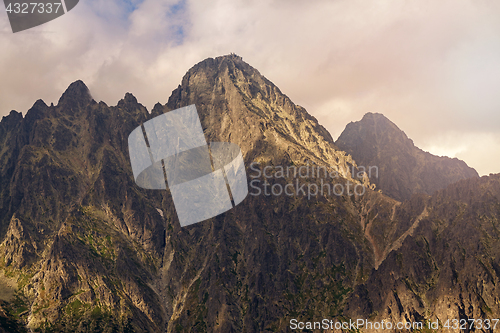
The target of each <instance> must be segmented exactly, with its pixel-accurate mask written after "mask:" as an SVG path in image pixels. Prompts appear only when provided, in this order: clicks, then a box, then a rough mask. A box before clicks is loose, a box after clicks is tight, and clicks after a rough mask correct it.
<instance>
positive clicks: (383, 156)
mask: <svg viewBox="0 0 500 333" xmlns="http://www.w3.org/2000/svg"><path fill="white" fill-rule="evenodd" d="M335 144H336V145H337V146H338V147H339V148H341V149H343V150H345V151H346V152H347V153H348V154H351V155H352V157H353V158H354V160H355V161H356V162H357V163H359V164H360V165H363V166H377V167H378V168H379V169H380V170H384V171H383V172H381V173H380V177H379V178H377V179H376V180H374V183H375V184H376V185H377V188H380V189H382V191H384V193H385V194H387V195H389V196H391V197H393V198H394V199H397V200H401V201H403V200H407V199H409V198H410V197H411V196H412V195H413V194H415V193H426V194H432V193H433V192H435V191H436V190H439V189H442V188H445V187H446V186H448V185H450V184H452V183H454V182H457V181H459V180H461V179H466V178H472V177H477V176H478V174H477V172H476V171H475V170H474V169H472V168H470V167H468V166H467V164H466V163H465V162H463V161H461V160H458V159H450V158H448V157H438V156H434V155H431V154H429V153H427V152H424V151H423V150H421V149H420V148H418V147H416V146H415V145H414V143H413V141H412V140H411V139H410V138H408V136H407V135H406V134H405V132H403V131H402V130H401V129H399V127H398V126H396V124H394V123H393V122H392V121H390V120H389V119H388V118H387V117H385V116H384V115H383V114H381V113H367V114H365V115H364V116H363V118H362V119H361V120H360V121H357V122H351V123H349V124H348V125H347V126H346V128H345V130H344V131H343V132H342V134H341V135H340V137H339V138H338V139H337V141H336V142H335Z"/></svg>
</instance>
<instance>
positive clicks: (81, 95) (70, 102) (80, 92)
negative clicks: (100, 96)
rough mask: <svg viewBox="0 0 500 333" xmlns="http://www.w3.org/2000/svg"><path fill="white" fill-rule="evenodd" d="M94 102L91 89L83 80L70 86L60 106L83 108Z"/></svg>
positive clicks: (62, 97)
mask: <svg viewBox="0 0 500 333" xmlns="http://www.w3.org/2000/svg"><path fill="white" fill-rule="evenodd" d="M91 101H92V95H91V94H90V90H89V88H88V87H87V86H86V85H85V83H83V81H81V80H77V81H75V82H73V83H71V84H70V85H69V87H68V88H67V89H66V91H65V92H64V93H63V94H62V96H61V98H60V99H59V102H58V103H57V104H58V105H65V106H70V107H71V106H75V107H79V106H83V105H85V104H88V103H90V102H91Z"/></svg>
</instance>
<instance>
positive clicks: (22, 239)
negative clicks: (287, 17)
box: [0, 55, 500, 332]
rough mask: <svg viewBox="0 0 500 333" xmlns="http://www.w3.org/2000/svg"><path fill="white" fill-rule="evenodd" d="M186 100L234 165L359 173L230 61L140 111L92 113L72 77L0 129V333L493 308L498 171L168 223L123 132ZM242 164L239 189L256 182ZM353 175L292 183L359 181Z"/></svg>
mask: <svg viewBox="0 0 500 333" xmlns="http://www.w3.org/2000/svg"><path fill="white" fill-rule="evenodd" d="M193 103H194V104H196V106H197V108H198V112H199V114H200V118H201V122H202V126H203V130H204V132H205V136H206V137H207V139H208V140H209V141H229V142H234V143H237V144H238V145H240V147H241V149H242V151H243V154H244V159H245V162H246V164H247V167H248V166H249V164H250V163H251V162H259V163H261V166H262V167H263V166H272V167H273V168H275V167H276V166H278V165H282V166H307V165H316V166H319V165H328V166H331V167H336V168H341V167H344V166H353V165H354V166H355V161H354V160H353V159H352V158H351V157H350V156H349V155H348V154H346V153H345V152H343V151H340V150H339V149H338V148H337V146H336V145H335V144H334V143H333V140H332V139H331V137H330V136H329V134H328V133H327V132H326V131H325V130H324V128H323V127H321V126H320V125H319V124H318V123H317V121H316V120H315V119H314V118H313V117H311V116H310V115H308V114H307V112H306V111H305V110H304V109H302V108H300V107H299V106H296V105H294V104H293V103H292V102H291V101H290V100H289V99H288V98H287V97H286V96H285V95H283V94H282V93H281V92H280V91H279V89H278V88H277V87H275V86H274V85H273V84H272V83H271V82H269V81H268V80H267V79H265V78H264V77H263V76H262V75H260V74H259V73H258V72H257V70H255V69H254V68H252V67H250V66H249V65H248V64H246V63H244V62H243V61H242V59H241V58H239V57H237V56H234V55H233V56H226V57H219V58H216V59H207V60H205V61H203V62H201V63H199V64H198V65H196V66H194V67H193V68H192V69H191V70H190V71H189V72H188V73H187V74H186V76H185V77H184V78H183V80H182V84H181V85H180V86H179V88H177V89H176V90H175V91H174V92H173V93H172V96H171V97H170V99H169V101H168V103H167V104H166V105H160V104H158V105H156V106H155V108H154V109H153V110H152V113H151V114H149V113H148V112H147V110H146V109H145V108H144V107H143V106H142V105H141V104H139V103H138V102H137V100H136V99H135V98H134V97H133V96H132V95H131V94H126V95H125V97H124V99H123V100H121V101H120V102H119V103H118V105H117V106H111V107H110V106H107V105H106V104H105V103H102V102H101V103H97V102H95V101H94V100H93V99H92V97H91V95H90V92H89V91H88V89H87V87H86V86H85V85H84V84H83V83H82V82H80V81H78V82H75V83H73V84H72V85H71V86H70V87H69V88H68V90H67V91H66V92H65V93H64V94H63V96H62V97H61V99H60V100H59V102H58V104H57V105H56V106H52V105H51V106H47V105H46V104H45V103H44V102H43V101H37V102H36V103H35V104H34V106H33V107H32V108H31V109H30V110H29V111H28V112H27V113H26V116H25V117H22V115H21V114H19V113H17V112H12V113H11V114H10V115H9V116H7V117H4V118H3V119H2V122H0V134H1V135H0V183H1V185H2V186H1V188H0V223H1V224H0V237H1V238H0V239H1V244H0V255H1V258H3V260H2V261H0V265H1V270H2V271H3V275H1V274H0V300H1V301H2V303H1V304H0V305H1V307H2V308H1V309H0V325H2V327H3V328H4V329H5V330H7V331H15V330H17V331H19V332H22V331H24V330H25V329H26V327H28V328H29V329H33V330H38V331H40V332H165V331H166V332H207V331H208V332H243V331H247V332H263V331H287V330H288V327H289V322H290V320H291V319H293V318H296V319H299V320H303V321H311V320H317V319H318V318H321V319H322V318H332V319H335V318H337V319H340V318H344V319H346V318H353V319H356V318H362V317H363V318H368V317H370V318H374V319H391V320H396V319H398V318H406V319H408V320H409V319H422V320H425V319H431V318H435V317H438V318H440V319H442V318H444V317H445V316H450V318H451V317H453V318H458V317H459V316H463V315H464V314H465V315H467V316H471V315H477V316H480V317H481V316H482V318H486V317H494V316H498V315H499V309H498V306H497V305H496V304H497V303H496V302H497V298H496V296H495V291H496V289H495V288H496V287H495V286H496V285H497V282H498V281H497V279H498V272H497V269H496V268H497V267H499V266H498V257H497V256H496V252H495V251H496V250H495V249H494V248H495V245H496V244H497V243H498V229H497V226H496V224H497V221H498V218H499V214H500V211H499V210H498V202H499V200H500V198H499V193H500V190H499V189H500V185H499V181H498V180H499V179H498V177H496V176H495V177H483V178H481V179H471V180H466V181H462V182H459V183H457V184H455V185H452V186H451V187H448V188H447V189H445V190H442V191H438V192H436V193H435V194H434V195H433V196H428V195H421V196H415V197H413V198H412V199H411V200H409V201H407V202H404V203H400V202H399V201H397V200H394V199H392V198H390V197H387V196H385V195H383V194H381V193H378V192H376V191H372V190H370V189H368V188H367V189H366V191H365V192H364V194H363V195H353V194H352V193H343V194H341V195H333V194H331V195H329V194H326V193H323V195H321V194H318V195H314V196H310V197H309V198H308V197H307V195H301V194H297V195H291V196H290V195H280V196H269V195H265V194H264V193H261V194H260V195H249V196H248V197H247V198H246V199H245V200H244V201H243V202H242V203H241V204H240V205H238V206H236V207H235V208H234V209H232V210H230V211H228V212H227V213H225V214H222V215H219V216H217V217H215V218H212V219H210V220H207V221H204V222H201V223H198V224H195V225H192V226H189V227H185V228H181V227H180V225H179V222H178V220H177V215H176V213H175V209H174V207H173V204H172V199H171V197H170V193H169V191H168V190H167V191H152V190H144V189H141V188H139V187H138V186H136V185H135V183H134V180H133V176H132V171H131V168H130V164H129V161H128V158H129V157H128V148H127V138H128V135H129V133H130V132H131V131H132V130H133V129H134V128H135V127H137V126H139V125H140V124H141V123H143V122H144V121H145V120H147V119H150V118H152V117H154V116H155V115H158V114H160V113H162V112H168V111H169V110H172V109H175V108H178V107H181V106H184V105H189V104H193ZM247 171H248V176H249V181H252V180H254V179H260V180H263V179H262V178H259V177H256V176H255V177H253V174H254V172H253V170H251V169H247ZM356 178H357V177H355V175H352V174H350V173H348V172H345V173H344V174H343V175H342V176H339V177H338V178H336V179H323V178H321V179H320V178H319V177H313V176H309V177H305V178H300V179H298V180H299V181H300V182H301V184H304V183H305V184H315V185H321V181H325V182H329V183H337V184H341V185H346V184H347V182H348V181H349V182H352V183H354V184H359V185H360V184H361V183H364V184H365V185H369V183H368V181H367V180H366V179H364V180H363V179H356ZM295 180H297V179H294V178H293V177H291V176H288V177H282V178H278V177H276V178H272V179H267V181H268V182H269V183H270V184H271V185H276V184H279V185H281V186H284V185H285V184H287V183H288V182H290V181H295ZM251 192H252V189H251ZM496 247H498V246H496ZM450 278H451V282H450ZM448 304H451V305H450V306H449V307H447V305H448Z"/></svg>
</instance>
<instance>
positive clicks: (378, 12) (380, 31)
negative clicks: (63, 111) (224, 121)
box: [0, 0, 500, 173]
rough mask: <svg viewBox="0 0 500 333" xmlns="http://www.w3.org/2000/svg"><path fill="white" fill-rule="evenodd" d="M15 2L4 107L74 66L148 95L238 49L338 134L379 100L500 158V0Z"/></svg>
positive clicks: (429, 144)
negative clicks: (19, 26)
mask: <svg viewBox="0 0 500 333" xmlns="http://www.w3.org/2000/svg"><path fill="white" fill-rule="evenodd" d="M4 14H5V13H2V14H1V15H0V43H1V45H2V49H1V50H0V96H1V98H0V115H3V114H7V113H8V112H9V111H10V109H17V110H19V111H26V110H27V109H28V108H29V107H30V106H31V105H32V104H33V102H34V101H35V100H36V99H38V98H43V99H44V100H45V101H47V102H49V103H50V102H57V99H58V98H59V96H60V94H61V92H62V91H63V90H64V89H65V88H66V87H67V86H68V85H69V83H71V82H72V81H75V80H77V79H82V80H84V81H85V82H86V83H87V84H88V85H89V87H90V89H91V91H92V93H93V95H94V98H96V99H102V100H104V101H105V102H107V103H108V104H115V103H116V102H117V101H118V100H119V99H120V98H122V97H123V96H124V94H125V92H132V93H133V94H134V95H135V96H136V97H137V98H138V100H139V101H140V102H141V103H143V104H145V105H146V106H147V107H148V108H151V107H152V106H153V105H154V104H155V103H156V102H161V103H165V102H166V101H167V99H168V97H169V95H170V92H171V91H172V90H173V89H174V88H175V87H176V86H177V85H178V84H179V83H180V80H181V78H182V76H183V74H184V73H185V72H186V71H187V70H188V69H189V68H190V67H191V66H192V65H194V64H195V63H197V62H199V61H201V60H203V59H204V58H207V57H215V56H218V55H223V54H228V53H231V52H235V53H237V54H238V55H241V56H243V59H244V60H245V61H247V62H248V63H250V64H251V65H253V66H254V67H256V68H257V69H258V70H259V71H260V72H261V73H263V74H264V75H265V76H266V77H268V79H270V80H271V81H273V82H274V83H275V84H276V85H277V86H278V87H280V89H281V90H282V91H283V92H284V93H286V94H287V95H288V96H289V97H290V98H292V100H293V101H294V102H295V103H297V104H300V105H302V106H304V107H306V108H307V110H308V111H309V112H310V113H312V114H313V115H315V116H316V117H317V118H318V119H319V120H320V122H321V123H322V124H323V125H325V127H327V128H328V129H329V130H330V132H331V133H332V135H333V136H334V137H336V136H338V135H339V134H340V133H341V131H342V130H343V128H344V127H345V125H346V124H347V123H348V122H349V121H355V120H359V119H361V117H362V116H363V114H364V113H366V112H381V113H383V114H385V115H386V116H387V117H389V119H391V120H392V121H394V122H395V123H396V124H397V125H398V126H399V127H400V128H401V129H403V130H404V131H405V132H406V133H407V135H408V136H409V137H411V138H412V139H413V140H414V142H415V144H416V145H418V146H421V147H423V148H426V149H428V150H430V151H431V152H434V153H442V152H449V154H456V155H457V156H458V157H460V158H463V159H464V160H465V161H466V162H467V163H468V164H469V165H471V166H473V167H475V168H477V169H478V170H480V173H489V172H500V165H499V164H498V162H499V161H498V160H495V159H489V158H483V157H482V156H488V155H495V156H500V154H499V153H500V143H499V140H498V139H497V138H498V136H499V133H500V129H499V124H500V113H499V112H497V110H498V109H499V107H500V98H499V97H497V95H498V93H497V91H498V88H499V87H500V35H499V34H498V33H497V32H498V31H500V30H499V29H500V21H499V20H498V17H499V14H500V5H499V4H497V3H496V2H491V1H474V0H454V1H451V0H443V1H439V2H436V1H431V0H410V1H399V0H383V1H377V2H369V1H364V0H363V1H362V0H336V1H331V0H325V1H323V0H314V1H307V2H306V1H296V0H294V1H290V0H271V1H269V0H266V1H264V0H254V1H248V0H246V1H243V0H215V1H210V2H206V1H201V0H197V1H194V0H185V1H176V0H144V1H127V2H124V1H118V0H114V1H113V0H106V1H104V0H87V1H80V3H79V5H78V6H77V7H75V9H73V10H72V11H71V12H70V13H68V14H67V15H64V16H63V17H61V18H60V19H57V20H55V21H53V22H50V23H48V24H46V25H43V26H40V27H37V28H34V29H31V30H28V31H26V32H22V33H17V34H12V33H9V31H10V28H9V27H8V25H7V23H6V15H4ZM479 134H481V135H483V139H482V140H479V137H480V136H481V135H479ZM478 135H479V136H478ZM486 137H487V138H488V139H485V138H486ZM443 138H445V139H443ZM464 138H467V142H465V141H464ZM478 152H481V154H479V153H478ZM483 153H484V155H482V154H483Z"/></svg>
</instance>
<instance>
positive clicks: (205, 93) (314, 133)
mask: <svg viewBox="0 0 500 333" xmlns="http://www.w3.org/2000/svg"><path fill="white" fill-rule="evenodd" d="M191 104H195V105H196V108H197V110H198V113H199V114H200V119H201V122H202V125H203V127H204V128H205V129H206V131H205V135H206V136H207V138H208V139H210V140H211V141H223V142H225V141H227V142H233V143H236V144H238V145H239V146H240V148H241V149H242V151H243V153H244V155H245V154H246V155H245V156H247V157H248V158H257V156H260V158H262V156H263V155H264V156H265V159H266V160H270V159H272V160H274V161H275V162H280V163H281V161H282V160H283V159H287V160H292V161H294V163H295V162H299V163H302V162H303V161H305V160H306V159H309V160H311V159H317V160H318V161H319V160H322V161H323V162H322V163H325V164H327V165H336V164H337V163H340V162H338V161H341V160H342V161H343V159H342V157H340V156H336V154H337V153H336V151H337V149H336V147H335V145H334V143H333V139H332V137H331V135H330V133H328V131H327V130H326V129H325V128H324V127H323V126H321V125H320V124H319V123H318V121H317V119H316V118H314V117H313V116H311V115H310V114H309V113H307V111H306V110H305V109H304V108H302V107H300V106H298V105H296V104H294V103H293V102H292V101H291V99H290V98H289V97H288V96H286V95H285V94H283V93H282V92H281V91H280V89H279V88H278V87H276V85H274V84H273V83H272V82H271V81H270V80H268V79H267V78H266V77H264V76H263V75H262V74H261V73H259V71H258V70H257V69H255V68H254V67H252V66H251V65H249V64H247V63H246V62H244V61H243V60H242V58H241V57H240V56H238V55H236V54H230V55H225V56H221V57H217V58H208V59H205V60H203V61H201V62H199V63H198V64H196V65H195V66H193V67H192V68H191V69H189V70H188V72H187V73H186V75H184V77H183V79H182V83H181V85H180V86H179V87H178V88H177V89H175V90H174V91H173V92H172V95H171V96H170V98H169V100H168V102H167V105H166V107H167V109H169V110H174V109H177V108H180V107H183V106H187V105H191ZM303 148H307V154H304V153H303ZM299 151H300V152H301V153H298V152H299ZM309 154H310V155H313V156H314V157H313V156H307V157H306V156H305V155H309ZM338 154H340V153H338ZM342 163H343V162H342ZM344 169H345V168H344Z"/></svg>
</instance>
